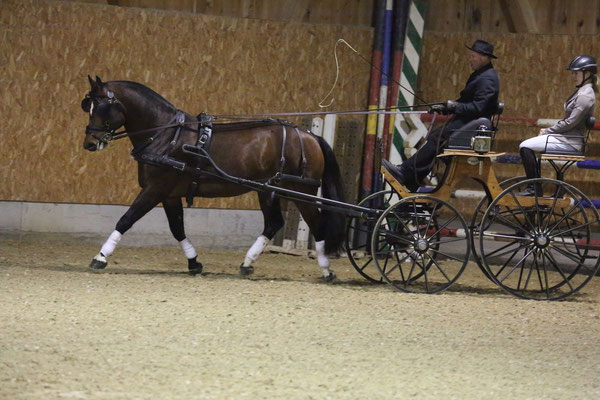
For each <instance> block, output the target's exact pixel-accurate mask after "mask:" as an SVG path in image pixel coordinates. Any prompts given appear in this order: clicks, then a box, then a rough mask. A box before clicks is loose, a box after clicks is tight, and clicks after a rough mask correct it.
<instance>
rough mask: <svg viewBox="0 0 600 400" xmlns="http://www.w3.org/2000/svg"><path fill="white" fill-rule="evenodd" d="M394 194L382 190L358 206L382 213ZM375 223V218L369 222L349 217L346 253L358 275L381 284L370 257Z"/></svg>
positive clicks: (391, 191) (390, 191) (381, 280)
mask: <svg viewBox="0 0 600 400" xmlns="http://www.w3.org/2000/svg"><path fill="white" fill-rule="evenodd" d="M395 194H396V192H394V191H393V190H382V191H380V192H377V193H373V194H371V195H369V196H367V197H365V198H364V199H362V200H361V202H360V203H358V205H359V206H363V207H369V208H375V209H378V210H382V211H383V210H385V209H386V208H388V207H389V206H390V200H391V199H392V197H393V196H394V195H395ZM375 217H376V216H375ZM376 222H377V219H376V218H373V219H370V220H369V219H364V218H360V217H351V218H350V220H349V221H348V228H347V229H346V252H347V254H348V259H349V260H350V262H351V263H352V266H353V267H354V269H355V270H356V271H358V273H359V274H361V275H362V276H363V277H364V278H365V279H367V280H368V281H371V282H374V283H383V278H382V277H381V274H380V273H379V270H378V269H377V266H376V265H375V263H374V262H373V257H372V256H371V236H372V235H373V227H374V226H375V223H376Z"/></svg>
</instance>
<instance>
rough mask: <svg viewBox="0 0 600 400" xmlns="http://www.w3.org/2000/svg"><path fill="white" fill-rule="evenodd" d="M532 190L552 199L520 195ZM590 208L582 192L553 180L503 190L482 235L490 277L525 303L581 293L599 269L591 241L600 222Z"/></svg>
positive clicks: (484, 221)
mask: <svg viewBox="0 0 600 400" xmlns="http://www.w3.org/2000/svg"><path fill="white" fill-rule="evenodd" d="M533 184H537V185H540V187H541V188H542V189H543V192H544V194H545V195H546V196H548V197H546V198H542V197H541V196H537V195H536V196H533V197H529V199H533V200H527V198H525V197H520V196H517V195H516V193H518V192H521V191H523V190H524V189H525V188H526V187H528V186H529V185H533ZM528 202H531V203H532V204H531V205H529V203H528ZM591 204H592V202H591V201H590V200H589V199H588V198H587V197H586V196H585V195H584V194H583V193H582V192H581V191H579V190H578V189H576V188H575V187H573V186H571V185H569V184H567V183H564V182H561V181H558V180H554V179H544V178H540V179H530V180H526V181H522V182H519V183H516V184H514V185H512V186H510V187H508V188H507V189H505V190H504V191H503V192H502V193H501V194H500V195H499V196H498V197H497V198H496V199H494V201H492V203H491V204H490V206H489V207H488V209H487V210H486V212H485V214H484V216H483V218H482V221H481V224H480V226H479V230H478V236H479V255H480V257H481V262H482V265H483V267H484V268H485V270H486V271H487V274H488V277H490V279H492V280H493V281H494V282H495V283H496V284H497V285H499V286H500V287H502V288H503V289H504V290H506V291H507V292H509V293H511V294H513V295H515V296H518V297H521V298H526V299H535V300H559V299H563V298H565V297H567V296H569V295H571V294H573V293H575V292H577V291H578V290H580V289H581V288H582V287H583V286H585V285H586V284H587V282H588V281H589V280H590V279H591V278H592V277H593V276H594V275H595V274H596V272H597V271H598V267H599V266H600V258H599V256H600V246H597V245H596V244H595V243H594V241H593V237H592V231H593V230H594V228H597V227H598V223H599V217H598V211H597V210H596V208H595V207H593V205H592V206H591V207H586V205H591Z"/></svg>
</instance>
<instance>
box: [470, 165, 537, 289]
mask: <svg viewBox="0 0 600 400" xmlns="http://www.w3.org/2000/svg"><path fill="white" fill-rule="evenodd" d="M525 179H527V177H525V176H515V177H512V178H510V179H507V180H505V181H502V182H500V188H501V189H502V190H504V189H506V188H508V187H509V186H511V185H513V184H515V183H517V182H521V181H524V180H525ZM492 200H493V199H489V198H488V197H487V196H484V197H483V198H482V199H481V200H479V203H478V204H477V206H476V207H475V212H474V213H473V216H472V217H471V223H470V224H469V228H470V229H471V235H470V237H471V249H472V250H473V258H474V259H475V262H477V266H478V267H479V269H480V270H481V271H482V272H483V274H484V275H485V276H486V277H487V278H488V279H490V280H491V281H494V279H493V278H492V277H491V276H489V275H488V272H487V269H485V267H484V266H483V262H482V261H481V257H480V256H479V246H478V244H477V243H476V240H477V239H478V238H479V228H480V225H481V220H482V219H483V216H484V214H485V212H486V210H487V209H488V207H489V206H490V203H491V202H492Z"/></svg>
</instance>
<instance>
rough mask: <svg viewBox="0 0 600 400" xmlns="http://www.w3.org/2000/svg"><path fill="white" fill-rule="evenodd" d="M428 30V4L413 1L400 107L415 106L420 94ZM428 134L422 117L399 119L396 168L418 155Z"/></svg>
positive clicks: (393, 148)
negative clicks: (418, 146) (423, 55)
mask: <svg viewBox="0 0 600 400" xmlns="http://www.w3.org/2000/svg"><path fill="white" fill-rule="evenodd" d="M424 26H425V1H423V0H412V1H411V4H410V11H409V16H408V23H407V27H406V38H405V40H404V55H403V60H402V73H401V75H400V84H401V85H402V86H401V87H400V91H399V93H398V102H397V105H398V107H403V106H412V105H414V104H415V103H414V100H415V98H414V95H413V94H412V93H415V92H416V91H417V73H418V72H419V59H420V56H421V49H422V47H423V30H424ZM407 89H408V90H407ZM411 92H412V93H411ZM426 134H427V129H426V128H425V125H423V123H422V122H421V119H420V118H419V115H411V114H400V115H397V116H396V118H395V119H394V134H393V137H392V146H391V148H390V155H389V160H390V161H391V162H392V163H394V164H400V163H402V161H403V159H404V158H405V157H409V156H411V155H412V154H414V153H415V152H416V148H415V146H416V145H417V144H418V142H419V141H420V140H421V139H422V138H423V137H424V136H425V135H426Z"/></svg>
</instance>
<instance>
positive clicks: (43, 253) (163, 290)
mask: <svg viewBox="0 0 600 400" xmlns="http://www.w3.org/2000/svg"><path fill="white" fill-rule="evenodd" d="M101 243H102V240H98V241H97V242H96V243H94V244H92V243H89V241H82V240H73V239H72V238H66V237H64V236H58V235H44V236H43V237H39V236H35V235H34V236H24V237H18V236H15V235H0V299H1V304H0V398H1V399H127V400H130V399H226V398H227V399H259V398H260V399H267V398H268V399H271V398H276V399H328V398H331V399H390V398H397V399H404V398H416V399H574V398H578V399H597V398H600V307H599V302H600V277H596V278H594V279H592V281H591V282H590V283H589V284H588V285H587V286H586V287H584V288H583V290H582V292H581V293H580V294H577V295H575V296H572V297H569V298H568V299H567V301H563V302H535V301H525V300H519V299H517V298H515V297H512V296H510V295H508V294H505V293H504V292H502V291H501V290H500V289H499V288H497V287H495V286H494V285H493V284H492V283H490V282H489V281H488V280H487V279H486V278H485V277H484V276H483V275H482V273H481V272H480V271H479V269H478V268H477V267H476V265H475V264H470V265H469V266H468V268H467V270H466V272H465V274H464V275H463V276H462V277H461V278H460V279H459V281H458V282H457V283H456V284H455V285H454V286H453V287H452V288H450V290H448V291H446V292H444V293H442V294H440V295H411V294H403V293H398V292H395V291H392V290H391V288H390V287H389V286H387V285H374V284H370V283H367V282H366V281H364V280H363V279H362V278H361V277H360V276H359V275H358V274H357V273H356V272H355V271H354V269H352V267H351V266H350V263H349V262H348V260H347V259H344V258H342V259H339V260H335V261H334V262H333V267H334V269H335V271H336V273H337V274H338V277H339V282H338V283H337V284H334V285H327V284H323V283H320V282H319V280H318V268H317V267H316V263H315V261H314V260H311V259H309V258H306V257H294V256H287V255H280V254H264V255H263V256H262V257H261V258H260V260H259V261H258V262H257V263H256V273H255V275H254V277H253V278H252V279H240V278H238V276H237V272H238V266H239V264H240V262H241V260H242V259H243V256H244V252H243V251H231V250H214V249H207V250H202V251H201V261H202V262H203V263H204V266H205V273H204V274H203V275H202V276H196V277H190V276H188V275H187V274H186V273H185V270H186V263H185V260H184V259H183V256H182V254H181V251H180V249H178V248H175V247H163V248H133V247H130V248H127V247H119V248H117V251H116V252H115V254H114V255H113V257H112V258H111V260H110V264H109V266H108V268H107V269H106V270H105V271H104V272H101V273H93V272H90V271H89V270H88V268H87V266H88V264H89V262H90V260H91V258H92V257H93V255H94V254H95V253H96V252H97V251H98V248H99V245H100V244H101Z"/></svg>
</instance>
